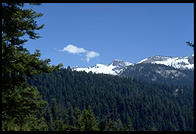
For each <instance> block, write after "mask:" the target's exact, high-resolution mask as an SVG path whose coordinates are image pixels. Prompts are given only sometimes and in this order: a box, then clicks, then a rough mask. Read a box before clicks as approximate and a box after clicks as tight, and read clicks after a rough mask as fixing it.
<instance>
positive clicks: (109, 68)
mask: <svg viewBox="0 0 196 134" xmlns="http://www.w3.org/2000/svg"><path fill="white" fill-rule="evenodd" d="M141 63H150V64H162V65H166V66H170V67H174V68H175V69H182V70H184V69H191V70H193V69H194V54H192V55H190V56H181V57H180V56H178V57H172V56H160V55H157V56H151V57H147V58H144V59H143V60H141V61H139V62H137V63H135V64H134V63H131V62H128V61H123V60H120V59H114V60H113V62H111V63H109V64H108V65H104V64H96V65H94V66H91V67H83V68H81V67H74V68H72V70H75V71H85V72H87V73H88V72H92V73H97V74H98V73H103V74H110V75H120V74H121V73H122V72H123V71H124V70H125V69H126V68H127V67H128V66H134V65H137V64H141Z"/></svg>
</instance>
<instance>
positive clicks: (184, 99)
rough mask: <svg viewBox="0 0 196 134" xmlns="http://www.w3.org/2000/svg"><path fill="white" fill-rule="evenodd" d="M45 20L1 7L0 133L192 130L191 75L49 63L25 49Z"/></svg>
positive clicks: (13, 6)
mask: <svg viewBox="0 0 196 134" xmlns="http://www.w3.org/2000/svg"><path fill="white" fill-rule="evenodd" d="M30 5H33V6H35V5H40V4H39V3H31V4H30ZM42 15H43V14H42V13H37V12H35V11H34V10H33V9H29V8H24V3H2V45H1V48H2V64H1V67H2V75H1V77H2V78H1V86H2V99H1V100H2V101H1V102H2V121H1V123H2V131H194V103H193V101H194V94H193V92H194V86H193V79H194V76H193V73H194V70H191V71H182V70H174V71H173V72H174V73H173V74H176V72H177V73H178V74H183V75H184V76H185V77H183V78H182V77H178V78H173V77H174V75H173V74H172V73H171V75H168V76H169V77H168V78H166V77H161V76H162V73H159V74H157V73H156V72H153V70H155V68H156V67H157V66H158V65H154V66H150V65H149V64H140V65H137V66H138V67H139V68H140V66H146V68H147V69H148V71H149V70H151V73H149V72H148V71H147V70H145V69H144V70H141V69H139V71H138V70H137V69H138V68H135V67H136V66H130V67H128V68H127V70H126V72H124V73H122V74H121V75H120V76H113V75H108V74H95V73H92V72H89V73H86V72H85V71H81V72H78V71H74V70H73V69H72V68H70V67H66V68H63V67H62V66H63V65H62V64H58V65H51V64H50V59H41V58H40V56H41V53H40V51H39V50H36V51H35V52H34V53H30V52H29V50H28V49H27V48H25V47H24V44H25V43H26V42H27V41H28V39H38V38H40V35H39V34H38V33H37V32H36V31H37V30H40V29H42V28H43V27H44V24H43V25H38V24H37V21H36V19H37V18H39V17H41V16H42ZM189 46H191V47H193V48H194V44H191V43H190V44H189ZM158 67H159V68H162V69H163V70H164V69H166V70H172V69H173V68H170V67H166V66H158ZM137 72H138V73H137ZM139 72H140V74H139ZM143 74H145V75H143ZM133 76H134V77H133ZM151 76H153V78H154V77H156V81H152V79H150V78H151ZM189 76H190V77H189ZM178 83H180V84H178Z"/></svg>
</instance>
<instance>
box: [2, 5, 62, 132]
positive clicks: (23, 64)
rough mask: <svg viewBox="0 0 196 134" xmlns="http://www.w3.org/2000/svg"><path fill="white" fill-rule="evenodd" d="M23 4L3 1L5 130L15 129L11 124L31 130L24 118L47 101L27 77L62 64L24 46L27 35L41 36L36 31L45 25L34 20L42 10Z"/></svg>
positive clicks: (17, 127) (3, 114)
mask: <svg viewBox="0 0 196 134" xmlns="http://www.w3.org/2000/svg"><path fill="white" fill-rule="evenodd" d="M23 6H24V3H2V45H1V47H2V75H1V76H2V108H3V109H2V124H3V125H2V130H12V128H11V127H10V126H9V124H10V123H11V124H15V125H16V127H15V128H14V129H13V130H29V129H31V128H30V126H28V127H27V126H26V128H24V126H25V125H26V124H24V122H25V119H26V118H28V117H29V116H30V114H33V115H36V114H37V113H38V110H39V109H40V108H41V107H42V106H43V104H44V103H45V102H43V101H40V100H41V96H40V95H39V92H38V90H37V89H36V88H33V87H31V86H29V85H28V84H27V83H26V79H25V77H32V76H33V75H34V74H40V73H41V72H51V71H53V70H55V69H58V68H59V67H60V66H61V65H58V66H50V65H49V62H50V60H49V59H46V60H40V59H39V57H40V52H39V51H38V50H36V52H35V53H34V54H30V53H29V51H28V50H27V49H26V48H24V47H23V45H24V43H25V42H26V41H28V40H27V38H26V39H25V37H29V38H30V39H38V38H40V36H39V35H38V33H35V30H39V29H41V28H43V26H44V25H41V26H38V25H37V22H36V21H35V19H36V18H38V17H41V16H42V14H41V13H36V12H35V11H33V10H32V9H23ZM34 121H36V120H34ZM10 128H11V129H10Z"/></svg>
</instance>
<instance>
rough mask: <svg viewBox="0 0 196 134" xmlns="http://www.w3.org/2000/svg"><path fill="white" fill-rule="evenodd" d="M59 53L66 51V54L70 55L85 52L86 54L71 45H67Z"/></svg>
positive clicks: (82, 49) (83, 50)
mask: <svg viewBox="0 0 196 134" xmlns="http://www.w3.org/2000/svg"><path fill="white" fill-rule="evenodd" d="M61 51H67V52H69V53H72V54H78V53H85V52H87V50H85V49H84V48H79V47H77V46H74V45H72V44H69V45H67V46H66V47H64V48H63V49H62V50H61Z"/></svg>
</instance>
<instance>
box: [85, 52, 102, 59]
mask: <svg viewBox="0 0 196 134" xmlns="http://www.w3.org/2000/svg"><path fill="white" fill-rule="evenodd" d="M99 55H100V54H99V53H97V52H94V51H89V52H87V54H86V61H87V62H89V61H90V59H91V58H94V57H97V56H99Z"/></svg>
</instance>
